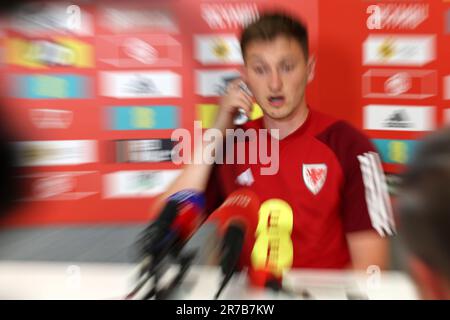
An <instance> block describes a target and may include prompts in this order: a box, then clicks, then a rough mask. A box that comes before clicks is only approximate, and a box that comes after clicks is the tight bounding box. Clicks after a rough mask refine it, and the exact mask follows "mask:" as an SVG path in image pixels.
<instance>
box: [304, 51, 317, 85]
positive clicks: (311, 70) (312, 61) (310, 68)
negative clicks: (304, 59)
mask: <svg viewBox="0 0 450 320" xmlns="http://www.w3.org/2000/svg"><path fill="white" fill-rule="evenodd" d="M306 72H307V76H308V78H307V80H308V83H310V82H311V81H313V80H314V77H315V75H316V57H315V56H314V55H310V56H309V58H308V64H307V65H306Z"/></svg>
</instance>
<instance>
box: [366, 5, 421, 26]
mask: <svg viewBox="0 0 450 320" xmlns="http://www.w3.org/2000/svg"><path fill="white" fill-rule="evenodd" d="M366 13H368V14H369V16H368V17H367V22H366V25H367V28H368V29H369V30H414V29H416V28H417V27H419V26H420V25H421V24H422V23H423V22H424V21H425V20H427V19H428V15H429V4H425V3H380V4H373V5H369V6H368V7H367V10H366Z"/></svg>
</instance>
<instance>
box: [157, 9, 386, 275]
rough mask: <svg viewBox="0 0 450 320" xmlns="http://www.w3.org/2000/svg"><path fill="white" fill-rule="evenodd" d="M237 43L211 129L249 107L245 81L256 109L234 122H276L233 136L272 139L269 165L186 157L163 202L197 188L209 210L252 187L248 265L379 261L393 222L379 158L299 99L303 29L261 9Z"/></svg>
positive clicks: (307, 76)
mask: <svg viewBox="0 0 450 320" xmlns="http://www.w3.org/2000/svg"><path fill="white" fill-rule="evenodd" d="M241 49H242V54H243V57H244V61H245V64H244V68H243V75H242V79H237V80H235V81H232V82H231V83H230V84H229V86H228V88H227V91H226V93H225V94H224V95H223V96H222V98H221V100H220V103H219V104H220V110H219V114H218V117H217V120H216V123H215V128H216V129H219V130H220V131H221V132H222V133H225V131H226V129H229V128H234V126H233V121H232V120H233V116H234V115H235V114H236V111H237V109H238V108H241V109H243V110H245V111H246V112H247V114H250V112H251V109H252V104H253V100H252V97H251V96H250V95H249V94H248V93H246V92H245V90H242V88H241V86H240V85H239V82H240V81H244V82H245V83H246V84H247V86H248V88H249V89H250V91H251V92H252V94H253V97H254V99H255V100H256V102H257V103H258V104H259V106H260V107H261V109H262V110H263V113H264V116H263V117H262V118H261V119H258V120H255V121H250V122H248V123H246V124H245V125H244V126H242V128H243V129H254V130H257V131H259V130H261V129H268V130H271V129H276V130H278V131H277V132H278V137H272V136H270V135H268V136H266V137H265V136H256V138H255V137H254V138H252V139H247V140H246V141H244V142H242V141H241V143H244V144H245V143H247V144H248V143H255V139H257V140H258V141H257V142H258V145H259V143H260V142H261V141H260V140H261V139H268V140H269V141H270V140H271V139H275V138H277V139H279V141H278V142H279V155H278V161H279V163H278V170H277V172H276V173H275V174H269V175H264V174H262V173H261V172H262V171H261V170H260V169H261V168H263V167H265V166H267V164H262V163H260V161H259V162H257V163H249V162H248V161H247V162H244V163H242V164H236V162H235V163H234V164H220V165H219V164H216V165H211V164H208V163H211V162H208V161H205V162H204V163H192V164H188V165H186V167H185V169H184V170H183V172H182V174H181V175H180V177H179V178H178V179H177V180H176V181H175V182H174V183H173V184H172V185H171V187H170V188H169V189H168V191H167V192H166V193H165V194H164V195H163V196H162V197H161V199H164V197H165V196H167V195H169V194H172V193H174V192H177V191H179V190H182V189H196V190H199V191H202V192H203V191H205V194H206V201H207V206H208V210H209V212H211V211H212V210H214V208H216V207H217V206H219V205H220V204H221V203H222V202H223V200H224V199H225V198H226V196H227V195H229V194H230V193H231V192H232V191H233V190H236V189H238V188H241V187H247V188H250V189H252V190H253V191H255V192H256V194H258V196H259V197H260V200H261V209H260V212H259V225H258V229H257V232H256V234H255V242H254V243H252V244H250V245H251V246H252V248H250V250H251V251H250V252H251V254H250V255H249V256H248V257H247V258H248V260H247V261H246V263H247V264H250V265H252V266H253V267H255V268H261V267H264V265H270V266H271V268H272V269H274V270H276V271H277V272H283V271H285V270H288V269H290V268H338V269H341V268H347V267H352V266H353V267H354V268H358V269H365V268H367V267H368V266H369V265H377V266H379V267H380V268H384V267H386V264H387V252H388V246H387V245H388V242H387V239H386V235H390V234H392V233H393V232H394V224H393V220H392V215H391V207H390V203H389V198H388V195H387V192H386V185H385V181H384V176H383V174H382V170H381V165H380V160H379V157H378V155H377V153H376V152H375V150H374V148H373V146H372V145H371V143H370V142H369V140H368V139H367V138H366V137H365V136H364V135H363V134H362V133H360V132H359V131H358V130H356V129H354V128H353V127H351V126H350V125H349V124H347V123H346V122H344V121H338V120H335V119H333V118H331V117H329V116H326V115H324V114H322V113H320V112H317V111H315V110H313V109H312V108H310V107H309V106H308V105H307V103H306V99H305V88H306V85H307V84H308V83H309V82H310V81H311V80H312V79H313V76H314V65H315V60H314V58H313V57H311V56H309V53H308V35H307V31H306V28H305V27H304V26H303V25H302V24H301V23H300V22H298V21H297V20H295V19H293V18H291V17H289V16H287V15H285V14H282V13H273V14H265V15H263V16H261V17H260V19H259V20H258V21H256V22H254V23H253V24H251V25H249V26H248V27H247V28H246V29H245V30H244V31H243V33H242V36H241ZM248 140H251V141H248ZM222 142H224V141H217V140H216V141H215V142H210V143H217V144H220V143H222ZM268 145H270V143H268ZM207 147H208V143H205V141H204V143H203V147H199V148H196V149H195V150H194V153H196V154H197V156H199V157H200V158H203V159H205V157H204V156H205V149H206V148H207ZM228 151H229V150H228Z"/></svg>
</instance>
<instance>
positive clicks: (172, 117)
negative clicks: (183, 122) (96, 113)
mask: <svg viewBox="0 0 450 320" xmlns="http://www.w3.org/2000/svg"><path fill="white" fill-rule="evenodd" d="M107 112H108V114H107V118H108V129H110V130H150V129H154V130H156V129H159V130H163V129H176V128H179V127H180V124H179V121H180V120H179V114H178V108H177V107H174V106H136V107H133V106H120V107H119V106H117V107H109V108H108V111H107Z"/></svg>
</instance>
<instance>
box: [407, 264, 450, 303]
mask: <svg viewBox="0 0 450 320" xmlns="http://www.w3.org/2000/svg"><path fill="white" fill-rule="evenodd" d="M409 268H410V271H411V275H412V277H413V278H414V280H415V281H416V283H417V285H418V287H419V290H420V293H421V295H422V298H423V299H426V300H446V299H449V298H450V292H449V287H448V285H449V284H448V280H446V279H445V278H444V277H443V276H441V275H440V274H439V272H437V271H435V270H433V269H432V268H431V267H429V266H428V265H427V264H426V263H425V262H423V261H422V260H420V259H419V258H417V257H410V258H409Z"/></svg>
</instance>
